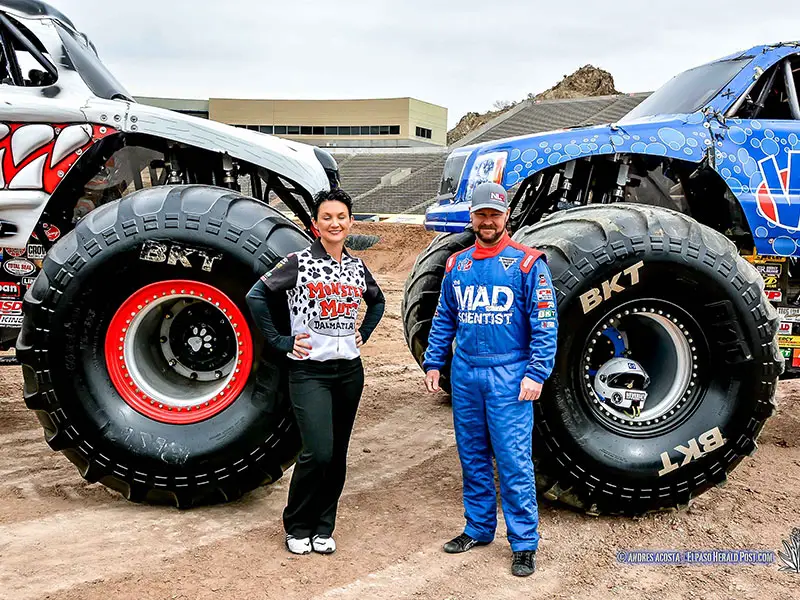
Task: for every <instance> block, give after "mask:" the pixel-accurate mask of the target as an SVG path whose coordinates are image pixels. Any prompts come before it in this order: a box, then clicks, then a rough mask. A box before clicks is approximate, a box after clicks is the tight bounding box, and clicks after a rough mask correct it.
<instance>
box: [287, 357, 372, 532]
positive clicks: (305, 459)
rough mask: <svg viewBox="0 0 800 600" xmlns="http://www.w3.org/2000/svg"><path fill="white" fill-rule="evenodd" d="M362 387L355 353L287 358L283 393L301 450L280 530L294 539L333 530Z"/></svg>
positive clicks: (362, 375)
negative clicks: (333, 357) (285, 391)
mask: <svg viewBox="0 0 800 600" xmlns="http://www.w3.org/2000/svg"><path fill="white" fill-rule="evenodd" d="M363 389H364V368H363V366H362V364H361V359H360V358H355V359H338V360H326V361H310V360H306V361H302V362H301V361H291V363H290V370H289V394H290V396H291V400H292V406H293V407H294V414H295V418H296V419H297V426H298V428H299V429H300V437H301V439H302V441H303V450H302V452H301V453H300V457H299V458H298V460H297V463H296V464H295V467H294V474H293V475H292V483H291V484H290V486H289V501H288V502H287V504H286V509H285V510H284V511H283V525H284V528H285V529H286V533H288V534H290V535H293V536H295V537H298V538H304V537H309V536H314V535H331V534H332V533H333V529H334V527H335V523H336V508H337V506H338V504H339V497H340V496H341V495H342V490H343V489H344V480H345V476H346V472H347V448H348V445H349V443H350V433H351V432H352V430H353V422H354V421H355V418H356V411H357V410H358V403H359V401H360V400H361V392H362V390H363Z"/></svg>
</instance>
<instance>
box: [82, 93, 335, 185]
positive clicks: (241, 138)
mask: <svg viewBox="0 0 800 600" xmlns="http://www.w3.org/2000/svg"><path fill="white" fill-rule="evenodd" d="M82 110H83V112H84V113H85V115H86V117H87V120H88V121H89V122H93V123H98V124H102V123H107V124H108V125H109V126H111V127H114V128H115V129H118V130H120V131H125V132H131V133H144V134H148V135H152V136H155V137H160V138H164V139H166V140H171V141H175V142H180V143H182V144H187V145H189V146H194V147H197V148H203V149H204V150H209V151H212V152H218V153H220V154H224V153H227V154H229V155H230V156H232V157H233V158H237V159H240V160H243V161H246V162H249V163H252V164H254V165H258V166H259V167H264V168H265V169H269V170H270V171H273V172H274V173H277V174H278V175H281V176H283V177H285V178H287V179H290V180H291V181H293V182H295V183H296V184H298V185H300V186H301V187H303V188H305V189H306V190H307V191H308V193H309V194H310V195H312V196H313V195H314V194H316V193H317V192H319V191H322V190H328V189H330V184H329V182H328V177H327V175H326V174H325V170H324V169H323V167H322V164H321V163H320V162H319V159H317V157H316V155H315V154H314V147H313V146H309V145H307V144H301V143H298V142H292V141H290V140H284V139H281V138H277V137H274V136H271V135H266V134H263V133H258V132H256V131H250V130H248V129H242V128H240V127H233V126H231V125H226V124H224V123H219V122H217V121H211V120H208V119H201V118H199V117H193V116H191V115H184V114H182V113H178V112H174V111H170V110H166V109H163V108H157V107H154V106H148V105H146V104H138V103H136V102H126V101H122V100H102V99H98V98H91V99H90V100H89V101H88V102H87V103H86V105H85V106H83V107H82Z"/></svg>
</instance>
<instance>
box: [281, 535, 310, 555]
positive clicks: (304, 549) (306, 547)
mask: <svg viewBox="0 0 800 600" xmlns="http://www.w3.org/2000/svg"><path fill="white" fill-rule="evenodd" d="M286 547H287V548H288V549H289V552H291V553H292V554H308V553H309V552H311V538H307V537H304V538H296V537H294V536H293V535H287V536H286Z"/></svg>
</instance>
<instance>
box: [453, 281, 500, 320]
mask: <svg viewBox="0 0 800 600" xmlns="http://www.w3.org/2000/svg"><path fill="white" fill-rule="evenodd" d="M453 289H454V291H455V293H456V300H457V302H458V320H459V322H461V323H467V324H470V325H473V324H474V325H503V324H505V325H508V324H509V323H511V317H512V316H513V310H511V308H512V306H513V305H514V291H513V290H512V289H511V288H510V287H507V286H504V285H494V286H492V285H490V286H486V285H479V286H474V285H468V286H465V287H463V288H462V287H461V285H454V286H453Z"/></svg>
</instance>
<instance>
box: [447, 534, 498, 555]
mask: <svg viewBox="0 0 800 600" xmlns="http://www.w3.org/2000/svg"><path fill="white" fill-rule="evenodd" d="M488 543H489V542H479V541H478V540H473V539H472V538H471V537H469V536H468V535H467V534H466V533H462V534H461V535H459V536H458V537H454V538H453V539H452V540H450V541H449V542H447V543H446V544H445V545H444V551H445V552H447V553H448V554H458V553H459V552H466V551H467V550H469V549H470V548H472V547H473V546H486V545H487V544H488Z"/></svg>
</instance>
